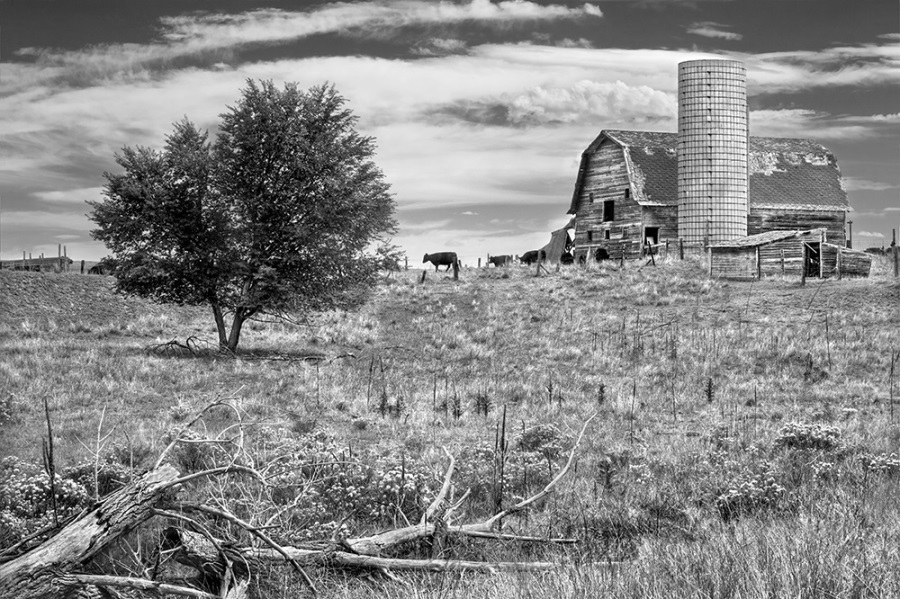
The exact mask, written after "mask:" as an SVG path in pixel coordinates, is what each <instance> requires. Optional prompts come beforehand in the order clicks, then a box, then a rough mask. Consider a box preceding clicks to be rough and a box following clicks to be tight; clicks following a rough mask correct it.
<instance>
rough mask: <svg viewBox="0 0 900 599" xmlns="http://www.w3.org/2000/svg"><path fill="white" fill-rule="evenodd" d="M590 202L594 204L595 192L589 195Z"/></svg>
mask: <svg viewBox="0 0 900 599" xmlns="http://www.w3.org/2000/svg"><path fill="white" fill-rule="evenodd" d="M588 200H589V201H590V202H591V204H593V203H594V192H593V191H592V192H591V193H589V194H588Z"/></svg>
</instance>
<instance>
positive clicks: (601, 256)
mask: <svg viewBox="0 0 900 599" xmlns="http://www.w3.org/2000/svg"><path fill="white" fill-rule="evenodd" d="M594 260H596V261H597V262H600V261H601V260H609V252H608V251H606V248H597V251H596V252H594Z"/></svg>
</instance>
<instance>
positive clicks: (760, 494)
mask: <svg viewBox="0 0 900 599" xmlns="http://www.w3.org/2000/svg"><path fill="white" fill-rule="evenodd" d="M785 495H786V491H785V488H784V487H783V486H781V485H780V484H779V483H778V482H777V481H776V479H775V473H774V472H773V471H772V470H771V468H768V469H766V470H765V471H763V472H758V473H745V474H744V475H743V476H741V477H739V478H738V479H736V480H735V481H733V482H732V484H731V485H730V486H729V487H728V490H726V491H725V492H724V493H721V494H719V496H718V497H716V509H717V510H718V511H719V515H720V516H721V517H722V519H723V520H725V521H726V522H727V521H729V520H732V519H734V518H738V517H740V516H745V515H749V514H753V513H755V512H758V511H760V510H764V509H774V508H776V507H778V506H779V504H780V503H781V501H782V500H783V499H784V497H785Z"/></svg>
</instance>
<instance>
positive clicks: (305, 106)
mask: <svg viewBox="0 0 900 599" xmlns="http://www.w3.org/2000/svg"><path fill="white" fill-rule="evenodd" d="M344 104H345V100H344V98H343V97H341V96H340V95H339V94H338V93H337V91H336V90H335V89H334V87H333V86H329V85H321V86H317V87H313V88H311V89H309V90H308V91H306V92H304V91H302V90H300V89H298V87H297V85H296V84H287V85H285V86H284V88H283V89H278V88H277V87H276V86H275V85H274V84H273V83H272V82H271V81H262V82H259V83H257V82H255V81H252V80H248V83H247V87H246V88H244V89H243V90H242V96H241V98H240V100H239V101H238V103H237V104H236V105H235V106H234V107H229V109H228V110H227V112H225V113H224V114H222V115H221V118H222V121H221V124H220V126H219V134H218V137H217V139H216V142H215V143H214V144H212V145H210V144H209V142H208V140H207V134H206V133H202V132H200V131H199V130H198V129H197V128H196V127H195V126H194V125H193V124H192V123H191V122H190V121H188V120H187V119H185V120H182V121H180V122H178V123H176V124H175V125H174V132H173V133H172V134H171V135H170V136H169V137H167V138H166V145H165V148H164V149H163V150H162V151H161V152H160V151H155V150H152V149H148V148H143V147H137V148H135V149H132V148H130V147H126V148H124V149H123V151H122V153H121V155H119V154H117V155H116V162H117V163H118V164H119V165H120V166H121V167H122V168H123V169H124V173H122V174H110V173H104V176H105V177H106V179H107V184H106V187H105V188H104V196H105V197H104V199H103V200H101V201H97V202H90V205H91V206H92V208H93V210H92V212H91V214H90V215H89V216H90V218H91V219H92V220H93V221H94V222H95V223H97V226H98V228H97V229H95V230H94V231H92V235H93V236H94V237H95V238H96V239H98V240H100V241H102V242H104V243H105V244H106V246H107V247H108V248H109V249H110V250H111V251H112V253H113V255H114V256H115V257H116V258H117V259H118V260H119V269H118V271H117V277H118V278H117V287H118V289H119V290H120V291H123V292H126V293H131V294H136V295H139V296H142V297H147V298H151V299H154V300H156V301H162V302H172V303H178V304H191V305H202V304H207V305H209V306H210V307H211V308H212V312H213V317H214V318H215V321H216V328H217V330H218V334H219V345H220V347H222V348H224V349H228V350H231V351H234V350H236V349H237V346H238V343H239V341H240V334H241V327H242V326H243V324H244V322H246V321H247V320H248V319H250V318H252V317H254V316H257V315H260V314H263V313H267V314H275V315H280V314H286V313H289V312H290V313H307V312H310V311H320V310H327V309H332V308H349V307H352V306H355V305H358V304H359V303H360V302H362V301H363V300H364V299H365V297H366V290H368V289H370V288H371V286H372V285H374V283H375V281H376V278H377V267H378V260H377V257H376V256H373V255H370V254H369V253H368V252H367V248H369V247H370V246H371V245H372V244H373V242H376V241H381V242H382V243H384V236H386V235H389V234H391V233H393V232H394V230H395V226H396V225H395V222H394V219H393V212H394V201H393V198H392V196H391V194H390V193H389V185H388V184H387V182H386V181H385V180H384V175H383V173H382V172H381V171H380V170H379V169H378V168H377V167H376V166H375V164H374V162H373V160H372V158H373V156H374V154H375V145H374V141H373V140H372V138H369V137H364V136H362V135H360V134H359V133H358V132H357V131H356V129H355V125H356V121H357V118H356V117H355V116H354V115H353V113H352V112H351V111H350V110H348V109H346V108H345V107H344ZM228 317H231V319H232V320H231V325H230V328H229V327H228V326H227V324H226V319H227V318H228Z"/></svg>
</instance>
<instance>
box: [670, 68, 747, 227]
mask: <svg viewBox="0 0 900 599" xmlns="http://www.w3.org/2000/svg"><path fill="white" fill-rule="evenodd" d="M748 121H749V119H748V110H747V70H746V68H745V67H744V64H743V63H742V62H739V61H735V60H690V61H686V62H682V63H680V64H679V65H678V236H679V237H680V238H682V239H683V240H684V241H685V242H686V243H714V242H718V241H725V240H728V239H733V238H735V237H741V236H745V235H747V211H748V203H747V188H748V182H747V150H748V143H749V138H748V136H749V122H748Z"/></svg>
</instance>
